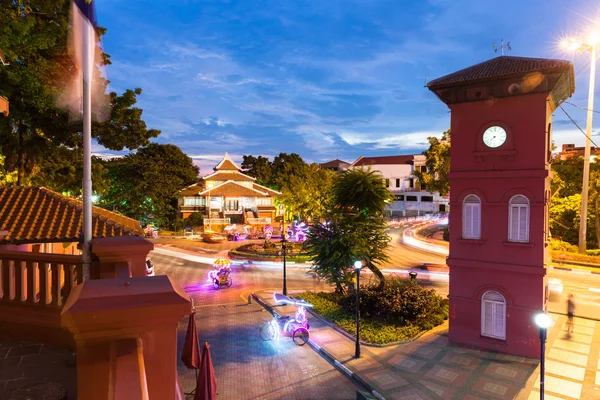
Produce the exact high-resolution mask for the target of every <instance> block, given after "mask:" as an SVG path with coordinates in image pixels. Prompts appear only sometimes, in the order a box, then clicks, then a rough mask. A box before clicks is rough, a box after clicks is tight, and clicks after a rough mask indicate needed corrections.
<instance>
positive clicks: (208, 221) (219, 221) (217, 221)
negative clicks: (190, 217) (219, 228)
mask: <svg viewBox="0 0 600 400" xmlns="http://www.w3.org/2000/svg"><path fill="white" fill-rule="evenodd" d="M203 223H204V226H208V225H231V218H204V219H203Z"/></svg>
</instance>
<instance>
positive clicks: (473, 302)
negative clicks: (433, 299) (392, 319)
mask: <svg viewBox="0 0 600 400" xmlns="http://www.w3.org/2000/svg"><path fill="white" fill-rule="evenodd" d="M427 86H428V88H429V89H430V90H431V91H433V92H434V93H435V94H436V96H437V97H438V98H439V99H440V100H442V101H443V102H444V103H446V104H447V105H448V107H449V108H450V111H451V115H452V117H451V129H452V141H451V152H452V158H451V164H450V173H449V175H448V178H449V180H450V186H451V187H452V191H451V196H450V204H451V206H452V208H453V212H452V213H450V221H449V223H450V254H449V256H448V259H447V264H448V266H449V267H450V294H449V296H448V297H449V301H450V317H449V325H450V326H449V339H450V340H451V341H453V342H460V343H468V344H471V345H476V346H479V347H483V348H487V349H493V350H496V351H501V352H505V353H510V354H515V355H519V356H524V357H539V356H540V339H539V328H538V327H537V326H536V325H535V322H534V317H535V315H536V314H538V313H542V312H545V311H546V303H547V299H548V280H547V275H546V270H547V262H548V256H549V253H548V246H549V241H550V236H549V222H548V213H549V206H550V198H551V196H550V177H551V175H552V172H551V162H552V138H551V132H552V112H553V111H554V110H555V109H556V107H558V105H560V103H562V102H563V101H564V100H565V99H567V98H568V97H569V96H571V94H572V93H573V91H574V75H573V65H572V64H571V63H570V62H568V61H563V60H547V59H537V58H524V57H509V56H501V57H497V58H494V59H492V60H489V61H486V62H483V63H481V64H477V65H474V66H472V67H469V68H465V69H463V70H460V71H457V72H455V73H452V74H450V75H447V76H444V77H442V78H439V79H436V80H434V81H432V82H429V83H428V84H427Z"/></svg>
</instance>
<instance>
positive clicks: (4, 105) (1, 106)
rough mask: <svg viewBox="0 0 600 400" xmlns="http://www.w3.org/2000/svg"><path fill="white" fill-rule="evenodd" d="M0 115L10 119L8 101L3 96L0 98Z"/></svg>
mask: <svg viewBox="0 0 600 400" xmlns="http://www.w3.org/2000/svg"><path fill="white" fill-rule="evenodd" d="M0 114H4V116H5V117H8V100H6V99H5V98H4V97H2V96H0Z"/></svg>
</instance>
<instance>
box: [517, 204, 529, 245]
mask: <svg viewBox="0 0 600 400" xmlns="http://www.w3.org/2000/svg"><path fill="white" fill-rule="evenodd" d="M527 214H528V212H527V207H526V206H521V207H519V240H520V241H523V242H528V241H529V232H528V231H529V229H528V228H529V224H528V222H529V218H528V217H529V216H528V215H527Z"/></svg>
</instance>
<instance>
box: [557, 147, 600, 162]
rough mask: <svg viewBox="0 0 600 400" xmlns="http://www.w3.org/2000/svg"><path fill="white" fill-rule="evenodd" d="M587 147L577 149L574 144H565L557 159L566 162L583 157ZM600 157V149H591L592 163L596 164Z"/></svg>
mask: <svg viewBox="0 0 600 400" xmlns="http://www.w3.org/2000/svg"><path fill="white" fill-rule="evenodd" d="M584 152H585V147H575V145H574V144H563V145H562V150H561V152H560V153H558V154H557V155H556V158H557V159H559V160H561V161H565V160H568V159H569V158H571V157H573V156H578V157H583V154H584ZM599 155H600V149H598V148H596V147H593V146H592V147H591V148H590V162H595V161H596V158H598V156H599Z"/></svg>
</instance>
